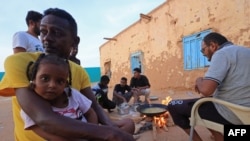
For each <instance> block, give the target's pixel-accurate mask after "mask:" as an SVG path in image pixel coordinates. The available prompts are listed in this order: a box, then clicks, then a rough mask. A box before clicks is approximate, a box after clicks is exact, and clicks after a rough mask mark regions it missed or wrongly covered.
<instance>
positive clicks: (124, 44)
mask: <svg viewBox="0 0 250 141" xmlns="http://www.w3.org/2000/svg"><path fill="white" fill-rule="evenodd" d="M249 7H250V1H249V0H220V1H218V0H209V1H204V0H167V1H166V2H165V3H163V4H162V5H160V6H159V7H157V8H155V9H154V10H152V11H151V12H150V13H144V14H146V15H148V16H151V20H148V19H146V18H140V19H139V20H138V21H137V22H135V23H134V24H132V25H131V26H129V27H128V28H126V29H124V30H123V31H121V32H120V33H118V34H117V35H115V36H114V37H112V38H113V39H116V40H109V41H107V42H106V43H104V44H103V45H102V46H101V47H100V62H101V64H100V65H101V74H109V75H110V74H111V82H110V86H111V87H112V86H114V84H115V83H119V80H120V78H121V77H122V76H125V77H127V78H129V79H130V78H131V77H132V73H131V68H130V55H131V53H134V52H137V51H142V52H143V60H142V64H143V73H144V74H145V75H147V76H148V78H149V80H150V83H151V85H152V87H151V88H152V89H153V90H170V89H174V90H176V89H177V90H190V89H193V86H194V81H195V79H196V77H198V76H203V75H204V73H205V72H206V69H207V68H203V69H197V70H189V71H187V70H184V69H183V44H182V38H183V37H184V36H188V35H191V34H194V33H197V32H201V31H204V30H207V29H211V30H212V31H216V32H220V33H222V34H223V35H225V36H226V37H227V38H228V39H229V40H230V41H232V42H234V43H235V44H239V45H245V46H249V45H250V40H249V39H250V34H249V33H250V31H249V30H250V22H249V20H248V18H249V17H250V9H249ZM138 14H139V13H138ZM105 63H106V64H107V63H108V64H109V66H110V72H107V69H106V68H105V65H104V64H105Z"/></svg>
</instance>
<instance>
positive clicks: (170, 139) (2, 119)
mask: <svg viewBox="0 0 250 141" xmlns="http://www.w3.org/2000/svg"><path fill="white" fill-rule="evenodd" d="M152 95H153V96H157V97H158V98H159V99H158V100H155V101H152V102H153V103H160V102H161V100H162V99H163V97H164V98H165V97H166V96H171V97H172V98H173V99H176V98H192V97H195V96H196V94H193V93H192V92H184V91H182V92H173V91H168V92H154V93H152ZM134 114H135V113H134ZM134 114H133V115H134ZM137 115H138V114H137ZM109 116H110V117H111V118H118V119H119V118H125V117H131V115H130V114H129V115H123V116H121V115H119V114H118V113H117V111H116V110H115V111H114V112H113V113H111V114H109ZM12 119H13V118H12V109H11V98H9V97H0V138H1V139H0V140H1V141H14V137H13V120H12ZM139 124H140V123H139ZM139 124H136V127H140V126H139ZM197 129H198V132H199V133H200V134H201V137H202V138H203V140H204V141H212V140H211V138H210V133H209V131H208V130H207V129H205V128H203V127H198V128H197ZM139 135H140V138H139V139H138V140H137V141H154V140H153V131H152V130H147V131H145V132H143V133H141V134H139ZM156 137H157V138H156V140H155V141H187V140H188V136H187V135H186V134H185V133H184V131H182V130H181V129H180V128H179V127H177V126H170V127H168V131H167V132H166V131H164V130H163V129H161V128H158V129H157V136H156Z"/></svg>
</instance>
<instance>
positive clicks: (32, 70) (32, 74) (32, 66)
mask: <svg viewBox="0 0 250 141" xmlns="http://www.w3.org/2000/svg"><path fill="white" fill-rule="evenodd" d="M41 62H42V63H51V64H55V65H63V66H65V67H67V68H68V71H69V77H68V96H71V91H72V90H71V88H70V86H71V84H72V76H71V70H70V65H69V61H68V60H67V59H63V58H60V57H58V56H56V55H51V54H48V55H45V54H44V53H42V54H40V56H39V57H38V59H37V60H36V61H35V62H32V61H31V62H29V64H28V66H27V69H26V75H27V77H28V80H29V81H30V84H29V88H30V89H31V90H34V88H35V84H34V83H33V81H34V79H35V78H36V74H37V71H38V69H39V65H40V63H41Z"/></svg>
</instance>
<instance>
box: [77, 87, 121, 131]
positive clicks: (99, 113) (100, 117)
mask: <svg viewBox="0 0 250 141" xmlns="http://www.w3.org/2000/svg"><path fill="white" fill-rule="evenodd" d="M80 92H81V93H82V94H84V95H85V96H86V97H87V98H88V99H90V100H91V101H92V105H91V106H92V108H93V109H94V110H95V112H96V114H97V117H98V120H99V122H100V123H102V124H104V125H109V126H115V127H117V126H116V125H115V124H114V123H113V122H112V121H111V120H110V118H109V117H108V116H107V114H106V113H104V111H103V109H102V107H101V106H100V105H99V104H98V103H97V101H96V98H95V96H94V94H93V92H92V90H91V88H90V87H86V88H84V89H82V90H80Z"/></svg>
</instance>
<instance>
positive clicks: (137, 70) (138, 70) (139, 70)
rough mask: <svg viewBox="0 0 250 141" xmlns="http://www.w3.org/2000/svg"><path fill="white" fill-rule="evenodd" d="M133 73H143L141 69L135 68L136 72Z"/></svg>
mask: <svg viewBox="0 0 250 141" xmlns="http://www.w3.org/2000/svg"><path fill="white" fill-rule="evenodd" d="M133 71H136V72H139V73H141V69H140V68H134V70H133Z"/></svg>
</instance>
